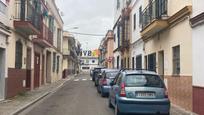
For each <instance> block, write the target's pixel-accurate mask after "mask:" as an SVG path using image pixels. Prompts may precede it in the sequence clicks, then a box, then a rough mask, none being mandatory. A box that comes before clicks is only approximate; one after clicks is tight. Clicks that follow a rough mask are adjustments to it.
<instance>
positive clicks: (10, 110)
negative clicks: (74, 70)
mask: <svg viewBox="0 0 204 115" xmlns="http://www.w3.org/2000/svg"><path fill="white" fill-rule="evenodd" d="M74 77H75V75H73V76H70V77H68V78H66V79H62V80H59V81H57V82H54V83H52V84H46V85H44V86H41V87H40V88H38V89H36V90H33V91H28V92H26V93H24V94H21V95H18V96H16V97H14V98H12V99H10V100H4V101H1V102H0V115H13V114H15V113H18V112H19V111H21V110H23V109H25V108H27V107H29V106H30V105H31V104H33V103H35V102H37V101H38V100H40V99H42V98H43V97H45V96H47V95H49V94H50V93H52V92H54V91H56V90H57V89H59V88H60V87H62V86H63V84H64V83H65V82H66V81H69V80H70V79H72V78H74Z"/></svg>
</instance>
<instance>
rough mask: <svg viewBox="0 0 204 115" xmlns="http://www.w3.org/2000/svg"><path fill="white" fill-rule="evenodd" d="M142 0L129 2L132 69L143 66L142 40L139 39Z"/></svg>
mask: <svg viewBox="0 0 204 115" xmlns="http://www.w3.org/2000/svg"><path fill="white" fill-rule="evenodd" d="M142 4H143V0H133V1H132V3H131V7H132V11H131V14H130V22H131V24H130V25H131V26H130V31H131V41H130V42H131V47H130V48H131V50H130V51H131V52H130V57H131V66H130V68H132V69H142V68H143V67H144V51H143V49H144V42H143V40H142V39H141V35H140V31H141V21H142V20H141V13H142Z"/></svg>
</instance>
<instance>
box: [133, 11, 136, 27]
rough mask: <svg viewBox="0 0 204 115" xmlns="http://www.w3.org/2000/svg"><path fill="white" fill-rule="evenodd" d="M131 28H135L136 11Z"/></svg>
mask: <svg viewBox="0 0 204 115" xmlns="http://www.w3.org/2000/svg"><path fill="white" fill-rule="evenodd" d="M133 29H134V30H135V29H136V13H135V14H134V16H133Z"/></svg>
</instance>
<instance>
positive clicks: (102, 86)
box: [97, 69, 119, 97]
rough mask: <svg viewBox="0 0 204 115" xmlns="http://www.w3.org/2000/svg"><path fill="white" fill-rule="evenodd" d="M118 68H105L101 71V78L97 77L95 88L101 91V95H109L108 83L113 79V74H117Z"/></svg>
mask: <svg viewBox="0 0 204 115" xmlns="http://www.w3.org/2000/svg"><path fill="white" fill-rule="evenodd" d="M118 72H119V70H116V69H106V70H104V71H103V72H102V75H101V78H100V79H99V84H98V87H97V90H98V92H99V93H101V96H102V97H105V96H107V95H109V90H110V88H111V86H110V83H111V82H112V81H113V80H114V78H115V76H116V75H117V74H118Z"/></svg>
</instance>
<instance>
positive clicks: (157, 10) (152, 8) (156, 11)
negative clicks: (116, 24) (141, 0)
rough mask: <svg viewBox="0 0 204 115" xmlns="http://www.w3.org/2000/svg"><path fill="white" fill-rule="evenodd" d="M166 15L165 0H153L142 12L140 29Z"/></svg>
mask: <svg viewBox="0 0 204 115" xmlns="http://www.w3.org/2000/svg"><path fill="white" fill-rule="evenodd" d="M165 15H167V0H153V1H152V2H151V3H150V4H149V5H148V6H147V7H146V8H145V9H144V11H143V13H142V29H144V28H145V27H147V26H148V25H149V24H151V23H152V22H153V21H154V20H159V19H162V17H163V16H165Z"/></svg>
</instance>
